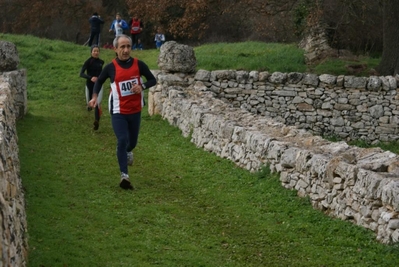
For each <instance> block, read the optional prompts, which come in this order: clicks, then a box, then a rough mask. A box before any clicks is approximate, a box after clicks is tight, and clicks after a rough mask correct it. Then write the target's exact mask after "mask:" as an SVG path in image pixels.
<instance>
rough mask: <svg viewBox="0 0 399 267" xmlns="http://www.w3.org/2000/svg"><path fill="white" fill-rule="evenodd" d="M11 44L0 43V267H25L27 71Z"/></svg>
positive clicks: (26, 244) (26, 249)
mask: <svg viewBox="0 0 399 267" xmlns="http://www.w3.org/2000/svg"><path fill="white" fill-rule="evenodd" d="M18 60H19V58H18V55H17V54H16V48H15V46H14V45H13V44H12V43H7V42H0V267H1V266H26V261H27V251H28V242H27V222H26V212H25V196H24V191H23V187H22V182H21V177H20V162H19V155H18V151H19V149H18V137H17V130H16V120H17V119H18V118H21V117H23V116H24V115H25V113H26V107H27V96H26V71H25V70H16V67H17V65H18V62H19V61H18Z"/></svg>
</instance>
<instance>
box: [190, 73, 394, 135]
mask: <svg viewBox="0 0 399 267" xmlns="http://www.w3.org/2000/svg"><path fill="white" fill-rule="evenodd" d="M195 79H196V80H198V81H201V82H203V83H204V85H205V86H206V87H207V89H208V90H209V91H211V92H212V93H213V94H214V96H215V97H216V98H218V99H221V100H223V101H224V102H226V103H229V104H232V105H233V106H234V107H237V108H243V109H245V110H248V111H250V112H252V113H254V114H258V115H264V116H266V117H270V118H273V119H274V120H276V121H278V122H281V123H283V124H285V125H293V126H297V127H298V128H301V129H305V130H308V131H310V132H312V133H313V134H315V135H322V136H338V137H340V138H342V139H343V140H346V141H349V140H365V141H367V142H370V143H376V142H379V141H392V140H398V139H399V95H398V88H397V78H396V77H392V76H387V77H377V76H371V77H355V76H334V75H328V74H324V75H320V76H318V75H316V74H306V73H296V72H295V73H281V72H274V73H268V72H257V71H251V72H247V71H232V70H220V71H213V72H209V71H205V70H200V71H198V72H197V74H196V76H195Z"/></svg>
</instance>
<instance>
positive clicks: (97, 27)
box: [88, 12, 104, 47]
mask: <svg viewBox="0 0 399 267" xmlns="http://www.w3.org/2000/svg"><path fill="white" fill-rule="evenodd" d="M89 23H90V38H89V43H88V44H89V46H90V47H91V46H92V45H93V41H94V39H96V42H95V43H94V44H95V45H97V46H98V45H100V32H101V25H102V24H104V20H103V19H102V18H101V17H100V16H99V15H98V13H97V12H94V13H93V15H92V16H91V17H90V19H89Z"/></svg>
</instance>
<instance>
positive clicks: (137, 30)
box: [129, 16, 143, 50]
mask: <svg viewBox="0 0 399 267" xmlns="http://www.w3.org/2000/svg"><path fill="white" fill-rule="evenodd" d="M129 26H130V34H131V36H132V42H133V47H132V49H133V50H136V49H139V50H143V45H142V43H141V39H140V38H141V33H142V31H143V22H142V21H141V19H139V18H138V17H137V16H133V18H131V19H130V21H129Z"/></svg>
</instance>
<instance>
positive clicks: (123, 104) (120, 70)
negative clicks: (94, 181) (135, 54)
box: [89, 35, 157, 189]
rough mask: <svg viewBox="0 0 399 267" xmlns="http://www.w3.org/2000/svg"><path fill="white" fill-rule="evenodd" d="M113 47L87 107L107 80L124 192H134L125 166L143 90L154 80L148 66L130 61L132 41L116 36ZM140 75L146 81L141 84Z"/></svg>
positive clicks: (136, 133) (130, 158)
mask: <svg viewBox="0 0 399 267" xmlns="http://www.w3.org/2000/svg"><path fill="white" fill-rule="evenodd" d="M113 45H114V47H115V52H116V55H117V57H116V58H115V59H113V60H112V62H111V63H109V64H108V65H106V66H105V67H104V69H103V70H102V72H101V74H100V76H98V79H97V81H96V83H95V84H94V92H93V95H92V99H91V100H90V101H89V106H91V107H95V106H97V104H98V99H97V98H98V95H99V93H100V91H101V88H102V85H103V83H104V82H105V81H106V80H107V79H108V78H109V79H110V82H111V93H110V96H109V103H108V108H109V110H110V113H111V122H112V128H113V130H114V133H115V136H116V138H117V151H116V155H117V159H118V164H119V170H120V173H121V180H120V183H119V186H120V187H121V188H123V189H133V186H132V185H131V183H130V179H129V175H128V165H132V164H133V152H132V150H133V149H134V148H135V147H136V145H137V140H138V136H139V129H140V122H141V109H142V108H143V106H144V92H143V91H144V90H145V89H147V88H150V87H151V86H154V85H155V84H156V83H157V81H156V79H155V77H154V75H153V74H152V72H151V71H150V69H149V68H148V66H147V65H146V64H145V63H144V62H143V61H141V60H138V59H137V58H132V57H131V56H130V53H131V51H132V39H131V38H130V37H129V36H127V35H119V36H116V38H115V39H114V42H113ZM142 76H144V77H145V79H146V82H143V79H142V78H141V77H142Z"/></svg>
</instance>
